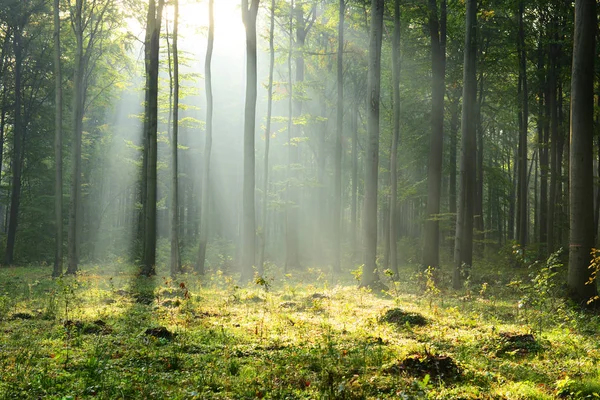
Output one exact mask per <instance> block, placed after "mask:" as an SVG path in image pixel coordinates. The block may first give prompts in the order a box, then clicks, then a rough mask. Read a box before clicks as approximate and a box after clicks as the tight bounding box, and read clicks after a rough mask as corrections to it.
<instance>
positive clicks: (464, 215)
mask: <svg viewBox="0 0 600 400" xmlns="http://www.w3.org/2000/svg"><path fill="white" fill-rule="evenodd" d="M466 8H467V12H466V31H465V52H464V53H465V54H464V72H463V82H464V86H463V109H462V143H461V144H462V149H461V162H460V195H459V201H458V209H457V216H456V242H455V246H454V274H453V276H452V286H453V287H454V288H455V289H460V287H461V286H462V280H463V274H464V272H465V271H464V267H467V268H469V267H470V266H471V264H472V263H473V203H474V189H475V188H474V185H475V165H474V159H473V154H474V153H475V122H476V121H475V106H476V105H475V100H476V99H475V97H476V93H477V78H476V64H477V60H476V57H477V37H476V32H477V1H476V0H467V2H466Z"/></svg>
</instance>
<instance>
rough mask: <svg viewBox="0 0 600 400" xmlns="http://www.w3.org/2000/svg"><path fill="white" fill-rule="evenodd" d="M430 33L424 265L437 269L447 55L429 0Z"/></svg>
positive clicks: (435, 11) (433, 1)
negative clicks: (429, 124) (429, 99)
mask: <svg viewBox="0 0 600 400" xmlns="http://www.w3.org/2000/svg"><path fill="white" fill-rule="evenodd" d="M429 32H430V36H431V67H432V83H431V139H430V147H429V164H428V168H427V220H426V221H425V243H424V246H423V265H424V266H425V267H428V266H431V267H437V266H438V264H439V261H440V260H439V250H440V223H439V218H438V214H439V213H440V200H441V194H442V157H443V144H444V75H445V55H444V54H443V53H442V44H441V42H442V40H441V39H440V23H439V19H438V6H437V1H436V0H429Z"/></svg>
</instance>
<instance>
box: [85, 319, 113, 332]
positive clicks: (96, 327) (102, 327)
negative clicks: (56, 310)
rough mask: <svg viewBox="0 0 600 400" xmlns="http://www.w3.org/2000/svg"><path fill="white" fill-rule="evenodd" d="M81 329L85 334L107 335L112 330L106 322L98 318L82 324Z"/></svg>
mask: <svg viewBox="0 0 600 400" xmlns="http://www.w3.org/2000/svg"><path fill="white" fill-rule="evenodd" d="M81 331H82V332H83V333H84V334H86V335H109V334H111V333H112V331H113V330H112V328H111V327H110V326H108V325H107V324H106V322H104V321H102V320H101V319H98V320H96V321H94V322H92V323H91V324H84V325H83V328H82V330H81Z"/></svg>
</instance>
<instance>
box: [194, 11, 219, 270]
mask: <svg viewBox="0 0 600 400" xmlns="http://www.w3.org/2000/svg"><path fill="white" fill-rule="evenodd" d="M214 42H215V16H214V0H209V1H208V43H207V46H206V57H205V59H204V85H205V90H206V140H205V142H204V167H203V168H202V205H201V207H200V243H199V245H198V260H197V261H196V272H198V273H199V274H201V275H203V274H204V273H205V272H206V267H205V264H206V245H207V244H208V225H209V208H210V204H209V203H210V159H211V151H212V134H213V103H214V100H213V90H212V54H213V49H214Z"/></svg>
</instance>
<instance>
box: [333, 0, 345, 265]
mask: <svg viewBox="0 0 600 400" xmlns="http://www.w3.org/2000/svg"><path fill="white" fill-rule="evenodd" d="M345 14H346V0H339V19H340V21H339V24H338V50H337V115H336V117H337V118H336V135H335V149H334V179H333V182H334V183H333V190H334V194H333V218H332V220H333V222H332V223H333V229H332V235H333V270H334V272H339V271H341V236H342V235H341V233H342V232H341V226H342V136H343V130H344V17H345Z"/></svg>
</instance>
